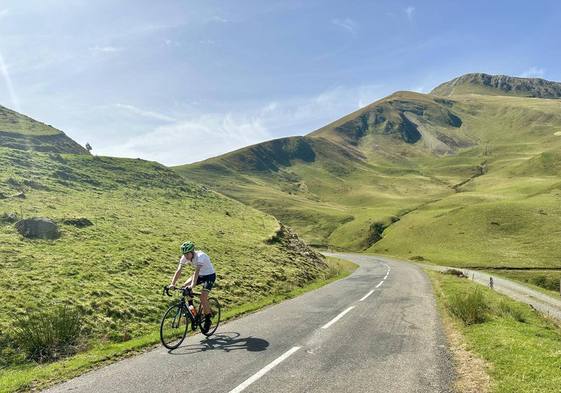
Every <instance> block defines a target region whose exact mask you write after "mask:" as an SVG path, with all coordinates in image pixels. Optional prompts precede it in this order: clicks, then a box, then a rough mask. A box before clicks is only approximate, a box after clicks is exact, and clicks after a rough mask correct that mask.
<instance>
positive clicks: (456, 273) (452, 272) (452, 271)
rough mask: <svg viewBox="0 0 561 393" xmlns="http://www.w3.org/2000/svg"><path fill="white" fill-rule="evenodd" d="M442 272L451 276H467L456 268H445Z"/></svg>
mask: <svg viewBox="0 0 561 393" xmlns="http://www.w3.org/2000/svg"><path fill="white" fill-rule="evenodd" d="M443 273H444V274H450V275H452V276H456V277H459V278H467V276H466V275H465V274H464V272H463V271H461V270H458V269H446V270H445V271H444V272H443Z"/></svg>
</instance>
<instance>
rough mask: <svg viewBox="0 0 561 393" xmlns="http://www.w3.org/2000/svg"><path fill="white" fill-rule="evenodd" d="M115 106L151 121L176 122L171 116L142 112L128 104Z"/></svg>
mask: <svg viewBox="0 0 561 393" xmlns="http://www.w3.org/2000/svg"><path fill="white" fill-rule="evenodd" d="M115 106H116V107H117V108H120V109H125V110H126V111H128V112H131V113H133V114H135V115H139V116H142V117H147V118H151V119H155V120H162V121H167V122H175V121H177V120H176V119H174V118H173V117H171V116H168V115H164V114H162V113H158V112H152V111H146V110H142V109H139V108H137V107H135V106H133V105H128V104H115Z"/></svg>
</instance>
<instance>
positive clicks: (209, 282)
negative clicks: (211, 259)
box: [201, 274, 216, 316]
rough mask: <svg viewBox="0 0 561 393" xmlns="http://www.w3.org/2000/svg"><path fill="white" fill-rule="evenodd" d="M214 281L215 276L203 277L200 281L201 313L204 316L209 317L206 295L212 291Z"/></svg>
mask: <svg viewBox="0 0 561 393" xmlns="http://www.w3.org/2000/svg"><path fill="white" fill-rule="evenodd" d="M215 280H216V275H215V274H211V275H208V276H205V277H204V279H203V280H201V284H203V288H202V289H201V305H202V306H203V312H204V314H205V316H206V315H209V314H210V312H211V310H210V306H209V304H208V293H209V292H210V291H211V290H212V287H213V285H214V281H215Z"/></svg>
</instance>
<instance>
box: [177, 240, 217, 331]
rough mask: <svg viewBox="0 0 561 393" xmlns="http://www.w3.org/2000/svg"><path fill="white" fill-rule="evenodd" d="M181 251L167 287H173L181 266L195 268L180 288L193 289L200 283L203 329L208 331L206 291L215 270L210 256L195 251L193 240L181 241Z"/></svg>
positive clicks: (209, 321)
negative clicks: (203, 318) (203, 319)
mask: <svg viewBox="0 0 561 393" xmlns="http://www.w3.org/2000/svg"><path fill="white" fill-rule="evenodd" d="M181 253H182V254H183V256H182V257H181V258H180V259H179V265H178V266H177V270H176V271H175V274H174V275H173V278H172V280H171V285H170V286H169V288H170V289H174V288H175V283H176V282H177V280H179V277H181V271H182V270H183V266H185V265H191V266H193V267H194V268H195V271H194V272H193V275H192V276H191V277H190V278H189V279H188V280H187V281H185V283H184V284H183V286H182V287H181V288H187V287H189V288H190V289H193V287H194V286H195V285H199V284H202V286H203V288H202V289H201V305H202V306H203V312H204V314H205V321H204V326H203V330H204V331H208V329H209V328H210V323H211V317H212V316H211V311H210V307H209V304H208V293H209V292H210V291H211V289H212V287H213V285H214V281H216V272H215V271H214V267H213V266H212V263H211V262H210V257H209V256H208V255H206V254H205V253H204V252H202V251H200V250H198V251H195V244H194V243H193V242H190V241H187V242H185V243H183V244H182V245H181Z"/></svg>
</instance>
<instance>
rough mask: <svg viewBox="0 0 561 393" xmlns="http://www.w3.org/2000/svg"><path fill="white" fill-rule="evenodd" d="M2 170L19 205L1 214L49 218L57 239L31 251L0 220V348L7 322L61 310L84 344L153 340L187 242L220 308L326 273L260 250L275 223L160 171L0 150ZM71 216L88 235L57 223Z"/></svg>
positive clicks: (0, 206) (288, 255) (269, 247)
mask: <svg viewBox="0 0 561 393" xmlns="http://www.w3.org/2000/svg"><path fill="white" fill-rule="evenodd" d="M0 166H1V167H2V172H1V173H0V192H2V193H3V194H4V195H14V194H16V193H19V192H20V191H22V190H23V191H24V192H25V196H26V198H25V199H20V198H15V197H10V198H7V199H0V215H2V214H3V213H16V214H18V216H21V215H22V214H23V216H25V217H32V216H45V217H50V218H52V219H54V220H55V221H57V222H58V223H59V225H60V226H61V228H62V237H61V238H60V239H59V240H56V241H45V240H33V241H31V240H25V239H23V238H22V237H21V236H20V235H19V234H18V233H17V232H16V230H15V228H14V225H13V224H11V223H7V222H0V244H2V246H1V247H0V255H1V258H0V261H1V268H2V275H1V276H0V294H1V297H2V300H3V301H2V303H1V304H0V331H1V332H2V339H1V340H0V342H4V343H5V340H6V334H7V333H8V332H9V327H10V325H11V321H12V320H13V318H14V317H16V316H18V315H22V314H24V313H26V312H30V311H31V312H32V311H33V310H35V309H37V308H38V307H48V306H50V305H53V304H56V303H60V302H63V303H70V304H72V305H75V306H76V307H78V308H79V309H80V310H82V311H83V312H84V314H85V323H86V333H87V335H88V337H90V338H91V340H92V341H91V342H95V343H99V342H100V340H101V341H106V342H119V341H122V340H127V339H130V338H134V337H139V336H142V335H144V334H147V333H149V332H153V331H154V329H155V326H156V324H157V322H158V319H159V317H160V314H161V311H162V309H163V308H164V306H165V305H166V304H167V302H168V299H165V298H164V297H162V296H161V287H162V286H163V285H165V284H166V283H168V282H169V279H170V277H171V275H172V274H173V272H174V271H175V268H176V266H177V259H178V245H179V244H180V243H181V242H182V241H184V240H185V239H193V240H195V241H196V243H197V245H198V247H200V248H201V249H203V250H205V251H207V252H208V253H209V255H211V257H212V259H213V263H214V265H215V267H216V269H217V272H218V280H217V288H216V291H215V292H216V295H217V296H218V297H219V298H220V299H221V302H222V303H223V304H224V306H225V307H226V309H229V308H233V307H236V306H239V305H241V304H244V303H247V302H249V301H251V302H254V301H257V300H259V299H260V298H264V297H267V296H270V295H271V294H275V293H284V292H286V291H290V290H291V289H292V288H291V287H290V285H296V286H303V285H304V284H306V283H307V282H309V281H312V280H314V279H316V278H318V277H321V276H322V275H323V274H324V272H325V270H326V266H325V264H323V263H320V262H314V261H312V260H310V259H309V258H307V257H306V256H304V255H303V254H302V253H301V252H300V251H298V250H297V249H290V248H289V249H288V250H287V249H286V248H285V246H283V245H282V244H268V243H267V242H266V240H267V239H268V238H270V237H271V235H272V234H273V233H274V232H275V230H276V229H277V228H278V223H277V221H276V219H275V218H273V217H271V216H270V215H267V214H265V213H262V212H260V211H257V210H255V209H253V208H250V207H247V206H245V205H243V204H241V203H239V202H236V201H234V200H231V199H228V198H225V197H223V196H221V195H219V194H216V193H214V192H212V191H208V190H206V189H205V188H203V187H199V186H194V185H192V184H189V183H187V182H185V181H184V180H183V179H182V178H180V177H178V176H177V175H176V174H175V173H174V172H172V171H171V170H169V169H167V168H165V167H163V166H161V165H159V164H157V163H153V162H146V161H142V160H131V159H117V158H109V157H91V156H89V155H58V154H42V153H37V152H34V153H30V152H25V151H20V150H14V149H6V148H0ZM79 217H86V218H88V219H90V220H91V221H92V222H93V223H94V225H93V226H90V227H86V228H82V229H80V228H76V227H74V226H72V225H66V224H64V223H62V221H63V220H64V219H67V218H79ZM248 275H250V277H251V280H248V279H247V277H248ZM184 278H185V277H184ZM287 283H290V284H289V285H288V286H287ZM3 349H5V348H3ZM4 355H7V353H6V354H3V356H2V359H3V361H5V359H6V358H7V357H5V356H4ZM16 360H17V358H16Z"/></svg>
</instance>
